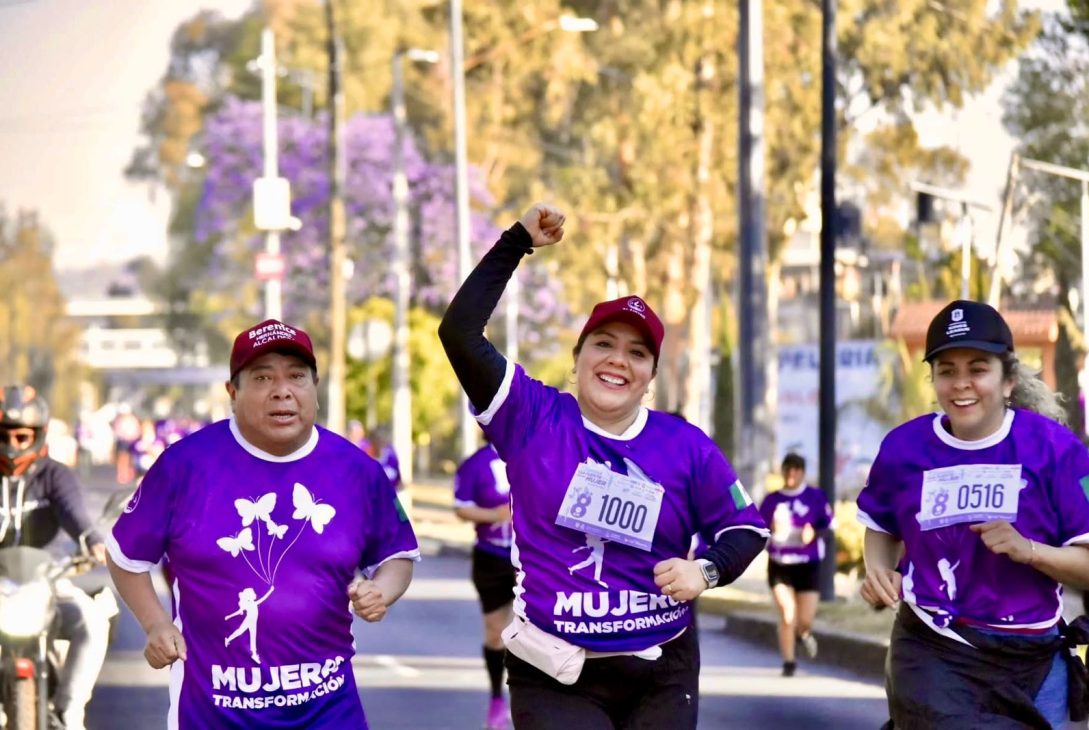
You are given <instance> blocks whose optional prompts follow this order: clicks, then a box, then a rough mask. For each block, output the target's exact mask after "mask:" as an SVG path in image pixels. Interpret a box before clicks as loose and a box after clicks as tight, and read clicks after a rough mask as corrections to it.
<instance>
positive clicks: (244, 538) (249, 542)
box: [216, 527, 254, 558]
mask: <svg viewBox="0 0 1089 730" xmlns="http://www.w3.org/2000/svg"><path fill="white" fill-rule="evenodd" d="M216 545H219V546H220V547H221V548H223V549H224V550H226V551H227V552H229V553H230V554H231V557H233V558H237V557H238V554H239V553H240V552H242V551H243V550H253V549H254V548H253V530H251V529H250V528H248V527H245V528H243V529H242V531H241V532H239V533H238V534H237V535H234V536H232V537H221V538H219V539H218V540H216Z"/></svg>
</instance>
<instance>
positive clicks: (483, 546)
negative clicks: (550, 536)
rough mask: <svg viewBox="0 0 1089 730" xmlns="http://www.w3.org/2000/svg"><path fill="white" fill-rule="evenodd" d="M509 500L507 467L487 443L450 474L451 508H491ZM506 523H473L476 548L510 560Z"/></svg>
mask: <svg viewBox="0 0 1089 730" xmlns="http://www.w3.org/2000/svg"><path fill="white" fill-rule="evenodd" d="M509 501H510V483H509V482H508V481H507V465H506V464H504V463H503V460H502V459H500V458H499V454H497V453H496V451H495V448H494V447H493V446H492V445H491V444H488V445H486V446H484V447H483V448H482V449H479V450H477V452H476V453H475V454H473V455H472V456H470V457H469V458H468V459H466V460H465V461H463V462H462V463H461V466H459V467H458V470H457V473H456V474H455V475H454V506H455V507H483V508H484V509H492V508H494V507H499V506H500V505H504V504H507V502H509ZM510 541H511V525H510V523H509V522H501V523H490V524H489V523H484V522H478V523H476V547H477V548H478V549H480V550H484V551H485V552H489V553H492V554H494V555H499V556H500V557H504V558H508V559H509V558H510Z"/></svg>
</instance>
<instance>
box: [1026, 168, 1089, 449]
mask: <svg viewBox="0 0 1089 730" xmlns="http://www.w3.org/2000/svg"><path fill="white" fill-rule="evenodd" d="M1020 164H1021V166H1023V167H1027V168H1028V169H1030V170H1037V171H1039V172H1046V173H1047V174H1049V175H1056V176H1058V177H1065V178H1069V179H1071V180H1077V181H1078V182H1080V183H1081V209H1080V213H1081V229H1080V233H1081V292H1080V294H1081V296H1080V297H1079V299H1080V300H1081V336H1082V337H1083V338H1084V340H1085V342H1089V294H1087V291H1089V170H1079V169H1077V168H1074V167H1066V166H1064V165H1054V164H1052V163H1050V162H1041V161H1040V160H1027V159H1025V158H1023V157H1022V158H1020ZM1080 380H1081V382H1080V383H1079V384H1078V385H1079V389H1080V390H1081V397H1082V400H1083V401H1084V408H1085V409H1086V411H1085V415H1084V416H1083V429H1084V428H1085V427H1086V426H1089V354H1086V355H1084V356H1083V357H1082V363H1081V379H1080Z"/></svg>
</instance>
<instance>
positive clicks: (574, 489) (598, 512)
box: [556, 463, 665, 550]
mask: <svg viewBox="0 0 1089 730" xmlns="http://www.w3.org/2000/svg"><path fill="white" fill-rule="evenodd" d="M664 494H665V489H663V488H662V485H660V484H655V483H654V482H649V481H646V480H645V479H633V478H632V477H629V476H624V475H623V474H618V473H616V472H614V471H612V470H611V469H609V468H607V467H604V466H602V465H600V464H586V463H583V464H579V466H578V469H576V470H575V476H574V477H573V478H572V479H571V483H570V484H569V485H568V486H567V494H565V495H564V497H563V504H561V505H560V511H559V514H557V515H556V524H557V525H562V526H564V527H570V528H572V529H574V530H578V531H579V532H585V533H587V534H589V535H596V536H597V537H602V538H605V539H607V540H612V541H613V542H619V543H623V544H625V545H631V546H632V547H637V548H639V549H640V550H650V548H651V545H652V544H653V542H654V530H655V529H656V528H657V527H658V514H659V512H661V509H662V496H663V495H664Z"/></svg>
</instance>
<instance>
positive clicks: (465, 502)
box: [454, 499, 478, 509]
mask: <svg viewBox="0 0 1089 730" xmlns="http://www.w3.org/2000/svg"><path fill="white" fill-rule="evenodd" d="M477 506H478V505H477V503H476V502H474V501H473V500H471V499H455V500H454V508H455V509H456V508H458V507H477Z"/></svg>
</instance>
